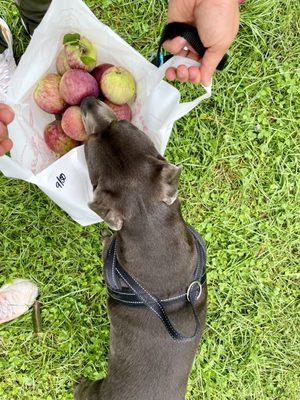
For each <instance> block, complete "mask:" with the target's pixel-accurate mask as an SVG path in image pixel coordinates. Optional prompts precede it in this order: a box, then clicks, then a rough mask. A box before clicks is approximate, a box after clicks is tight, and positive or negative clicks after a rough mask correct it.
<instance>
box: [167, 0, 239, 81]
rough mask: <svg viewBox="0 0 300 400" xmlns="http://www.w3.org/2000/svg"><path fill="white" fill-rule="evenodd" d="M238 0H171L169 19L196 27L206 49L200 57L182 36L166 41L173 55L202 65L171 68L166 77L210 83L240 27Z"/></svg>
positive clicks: (169, 20)
mask: <svg viewBox="0 0 300 400" xmlns="http://www.w3.org/2000/svg"><path fill="white" fill-rule="evenodd" d="M239 3H240V1H239V0H170V1H169V11H168V22H185V23H187V24H190V25H193V26H196V27H197V29H198V33H199V36H200V39H201V41H202V43H203V45H204V47H206V48H207V50H206V51H205V54H204V57H203V58H202V59H201V58H200V57H199V55H198V54H196V52H195V50H194V49H193V48H192V47H191V46H190V45H189V44H188V42H187V41H186V40H185V39H183V38H182V37H177V38H175V39H172V40H167V41H166V42H165V43H164V48H165V49H166V50H167V51H169V52H170V53H172V54H175V55H180V56H183V57H189V58H191V59H193V60H196V61H200V60H201V66H200V67H189V68H188V67H186V66H185V65H180V66H179V67H178V68H169V69H168V70H167V71H166V77H167V79H169V80H171V81H173V80H175V79H177V80H178V81H180V82H187V81H190V82H192V83H202V84H203V85H204V86H208V85H210V84H211V80H212V76H213V74H214V72H215V70H216V67H217V66H218V64H219V62H220V61H221V60H222V58H223V56H224V54H225V53H226V52H227V50H228V48H229V47H230V45H231V44H232V42H233V41H234V39H235V37H236V35H237V33H238V29H239V19H240V18H239Z"/></svg>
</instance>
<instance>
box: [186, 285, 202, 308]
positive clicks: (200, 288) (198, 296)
mask: <svg viewBox="0 0 300 400" xmlns="http://www.w3.org/2000/svg"><path fill="white" fill-rule="evenodd" d="M194 285H197V286H198V287H199V294H198V295H197V297H196V300H199V299H200V296H201V294H202V285H201V283H200V282H199V281H194V282H192V283H191V284H190V286H189V288H188V290H187V292H186V298H187V300H188V302H190V303H191V298H190V294H191V290H192V289H193V286H194Z"/></svg>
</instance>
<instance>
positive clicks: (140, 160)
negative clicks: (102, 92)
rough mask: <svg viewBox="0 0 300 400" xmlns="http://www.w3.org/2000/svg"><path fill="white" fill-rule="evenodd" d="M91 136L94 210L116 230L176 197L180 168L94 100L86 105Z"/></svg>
mask: <svg viewBox="0 0 300 400" xmlns="http://www.w3.org/2000/svg"><path fill="white" fill-rule="evenodd" d="M81 113H82V119H83V122H84V126H85V129H86V131H87V133H88V140H87V142H86V144H85V156H86V161H87V165H88V170H89V174H90V179H91V182H92V185H93V189H94V199H93V201H92V202H91V203H90V204H89V206H90V208H91V209H92V210H93V211H95V212H96V213H97V214H98V215H100V217H101V218H102V219H103V220H104V221H105V222H106V223H107V224H108V225H109V226H110V227H111V228H112V229H114V230H120V229H121V228H122V226H123V224H124V222H125V221H126V222H127V221H130V218H131V217H132V216H133V214H135V213H137V212H139V211H142V209H143V210H145V209H147V210H151V207H153V205H154V204H157V203H158V202H160V203H161V202H163V203H165V204H167V205H171V204H173V203H174V202H175V200H176V198H177V190H178V181H179V176H180V171H181V168H180V167H176V166H175V165H172V164H169V163H168V162H167V161H166V160H165V159H164V158H163V157H162V156H161V155H160V154H159V153H158V151H157V150H156V149H155V147H154V145H153V143H152V141H151V140H150V139H149V138H148V137H147V136H146V135H145V134H144V133H143V132H142V131H140V130H139V129H138V128H136V127H135V126H134V125H132V124H131V123H130V122H128V121H125V120H124V121H118V120H117V117H116V115H115V114H114V112H113V111H112V110H111V109H110V108H109V107H108V106H107V105H106V104H105V103H103V102H102V101H100V100H98V99H96V98H95V97H88V98H86V99H85V100H84V101H83V102H82V104H81Z"/></svg>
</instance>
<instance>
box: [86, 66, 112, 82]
mask: <svg viewBox="0 0 300 400" xmlns="http://www.w3.org/2000/svg"><path fill="white" fill-rule="evenodd" d="M110 67H113V65H112V64H108V63H106V64H100V65H98V66H97V67H96V68H95V69H93V71H92V72H91V74H92V75H93V77H94V78H95V79H96V81H97V82H98V83H99V85H100V83H101V78H102V75H103V74H104V72H105V71H106V70H107V69H108V68H110Z"/></svg>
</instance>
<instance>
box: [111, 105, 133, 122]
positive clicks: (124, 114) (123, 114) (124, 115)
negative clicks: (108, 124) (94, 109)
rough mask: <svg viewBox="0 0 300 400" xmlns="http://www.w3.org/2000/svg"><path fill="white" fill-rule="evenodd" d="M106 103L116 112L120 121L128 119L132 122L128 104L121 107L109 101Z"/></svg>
mask: <svg viewBox="0 0 300 400" xmlns="http://www.w3.org/2000/svg"><path fill="white" fill-rule="evenodd" d="M104 103H106V104H107V105H108V106H109V107H110V108H111V109H112V110H113V111H114V113H115V114H116V116H117V117H118V120H119V121H121V120H123V119H126V120H127V121H129V122H130V121H131V119H132V112H131V108H130V107H129V105H128V104H122V105H121V106H119V105H118V104H114V103H111V102H110V101H109V100H105V102H104Z"/></svg>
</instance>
